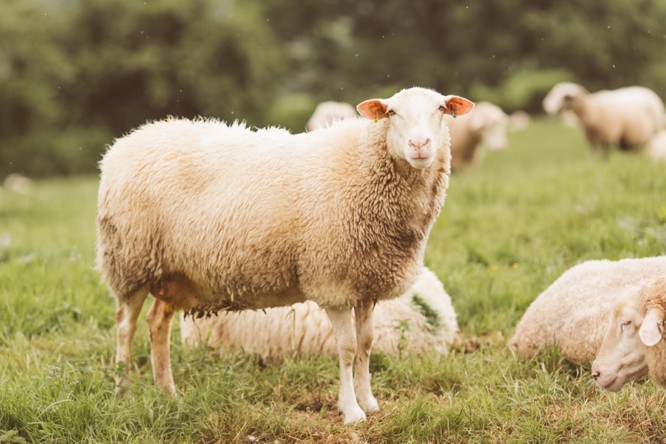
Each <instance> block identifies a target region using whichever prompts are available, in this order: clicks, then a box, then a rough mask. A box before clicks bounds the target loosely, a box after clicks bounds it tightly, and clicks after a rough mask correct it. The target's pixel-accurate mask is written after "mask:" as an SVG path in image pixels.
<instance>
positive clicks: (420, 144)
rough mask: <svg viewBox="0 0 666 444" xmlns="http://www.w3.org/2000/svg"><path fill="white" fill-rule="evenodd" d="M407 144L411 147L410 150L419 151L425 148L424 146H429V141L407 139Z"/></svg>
mask: <svg viewBox="0 0 666 444" xmlns="http://www.w3.org/2000/svg"><path fill="white" fill-rule="evenodd" d="M407 143H409V146H411V147H412V148H415V149H417V150H419V149H421V148H423V147H426V146H428V145H430V139H428V138H426V139H409V141H408V142H407Z"/></svg>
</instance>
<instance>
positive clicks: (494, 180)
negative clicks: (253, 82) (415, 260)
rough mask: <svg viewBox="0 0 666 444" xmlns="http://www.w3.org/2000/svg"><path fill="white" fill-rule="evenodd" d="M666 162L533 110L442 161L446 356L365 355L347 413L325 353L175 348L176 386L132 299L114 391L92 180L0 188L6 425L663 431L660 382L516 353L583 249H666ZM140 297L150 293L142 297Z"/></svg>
mask: <svg viewBox="0 0 666 444" xmlns="http://www.w3.org/2000/svg"><path fill="white" fill-rule="evenodd" d="M665 172H666V167H665V166H664V165H663V164H662V165H658V164H653V163H650V162H649V161H647V160H646V159H645V158H643V157H641V156H638V155H627V154H623V153H617V152H614V153H613V154H612V155H611V156H610V158H609V159H604V158H603V157H602V156H599V155H592V154H591V153H590V152H589V150H588V149H587V147H586V144H585V142H584V140H583V137H582V133H581V131H580V130H579V129H578V128H573V129H572V128H565V127H563V126H562V125H561V124H560V123H559V122H557V121H554V120H537V121H536V122H535V123H534V124H533V125H532V126H531V127H530V128H528V129H527V130H526V131H523V132H515V133H511V134H510V146H509V148H508V150H506V151H503V152H486V153H485V158H484V159H483V161H482V163H481V164H480V165H479V166H477V167H475V168H472V169H470V170H469V171H467V172H465V173H462V174H457V175H454V176H453V177H452V179H451V185H450V188H449V191H448V194H447V199H446V204H445V206H444V208H443V211H442V213H441V214H440V217H439V219H438V221H437V223H436V225H435V227H434V229H433V231H432V234H431V237H430V240H429V244H428V249H427V252H426V258H425V262H426V265H428V266H429V267H430V268H431V269H432V270H433V271H434V272H435V273H436V274H437V275H438V276H439V277H440V279H441V280H442V282H443V283H444V286H445V288H446V289H447V291H448V293H449V294H450V295H451V298H452V300H453V304H454V306H455V308H456V310H457V312H458V317H459V322H460V325H461V340H460V344H459V345H458V347H457V348H456V350H455V351H453V352H452V353H451V354H450V355H448V356H444V357H439V356H424V357H421V358H407V357H403V358H399V359H394V358H390V357H388V356H385V355H381V354H379V353H375V354H374V355H373V359H372V363H371V370H372V374H373V389H374V393H375V395H376V396H377V398H378V400H379V403H380V408H381V412H380V413H379V414H377V415H373V416H371V417H369V420H368V421H367V422H365V423H362V424H359V425H357V426H344V425H342V422H341V419H340V418H339V416H338V413H337V411H336V399H337V378H338V364H337V360H333V359H328V358H317V359H300V360H289V359H287V360H285V361H284V362H283V363H282V364H281V365H275V364H269V365H265V364H264V363H263V362H261V361H260V360H259V359H258V358H256V357H253V356H247V355H244V354H243V353H241V352H233V353H228V354H225V355H223V356H217V355H214V354H212V353H211V352H209V351H208V350H206V349H203V348H202V349H197V350H186V349H184V348H183V347H182V345H181V344H180V338H179V330H178V326H177V323H176V325H175V328H174V331H173V333H172V362H173V371H174V378H175V381H176V385H177V387H178V397H176V398H170V397H168V396H165V395H163V394H162V393H161V392H160V391H159V390H158V389H156V388H155V387H154V385H153V382H152V374H151V368H150V356H149V348H148V333H147V328H146V325H145V313H144V314H142V319H141V320H140V324H139V330H138V332H137V337H136V341H135V346H134V354H133V363H134V369H133V370H134V371H133V374H132V378H133V381H134V385H133V387H132V394H133V396H132V397H131V398H117V397H116V396H115V395H114V393H113V389H114V384H113V378H114V374H115V373H114V372H115V368H114V364H113V354H114V350H115V335H114V332H115V321H114V302H113V299H112V297H111V296H110V294H109V292H108V291H107V289H106V288H105V286H104V285H103V284H101V282H100V277H99V275H98V273H97V272H96V271H95V270H94V268H93V267H94V245H95V211H96V210H95V206H96V191H97V178H96V177H83V178H73V179H52V180H44V181H39V182H37V183H36V184H35V185H34V187H33V189H32V190H31V192H30V193H29V194H28V195H17V194H13V193H11V192H9V191H3V192H2V193H1V194H0V442H10V443H23V442H82V443H85V442H90V443H97V442H141V443H144V442H178V443H181V442H197V443H199V442H201V443H203V442H224V443H226V442H239V443H244V442H271V443H272V442H318V443H340V442H350V443H351V442H354V443H356V442H364V441H367V442H391V443H393V442H396V443H397V442H401V443H402V442H415V443H423V442H439V443H441V442H451V443H458V442H498V443H504V442H539V443H544V442H662V441H664V440H666V420H665V417H664V401H665V400H666V394H665V393H664V392H663V391H661V390H660V389H658V388H657V387H656V386H655V385H654V384H653V383H652V382H649V381H639V382H637V383H633V384H629V385H628V386H627V387H625V388H624V390H622V391H621V392H620V393H618V394H612V393H606V392H603V391H601V390H600V389H599V388H597V387H596V386H595V385H594V383H593V381H592V379H591V377H590V376H589V366H585V367H582V368H577V367H574V366H572V365H571V364H569V363H567V362H566V361H564V360H563V359H562V358H561V357H560V356H559V354H558V351H557V350H550V351H549V352H548V353H546V354H545V355H543V356H541V357H540V358H538V359H533V360H523V359H519V358H517V357H515V356H513V355H512V353H511V352H510V351H509V350H508V349H507V348H506V341H507V340H508V338H509V337H510V335H511V334H512V331H513V328H514V327H515V325H516V323H517V322H518V320H519V319H520V316H521V315H522V313H523V312H524V310H525V309H526V308H527V306H528V305H529V303H530V302H531V301H532V300H533V299H534V298H535V297H536V296H537V295H538V294H539V293H540V292H541V291H542V290H543V289H545V288H546V287H547V286H548V285H549V284H550V283H551V282H552V281H553V280H555V278H557V277H558V276H559V275H560V274H561V273H562V272H563V271H565V270H566V269H568V268H570V267H571V266H573V265H575V264H577V263H579V262H581V261H583V260H587V259H598V258H608V259H620V258H624V257H643V256H653V255H660V254H666V174H665ZM144 312H145V309H144Z"/></svg>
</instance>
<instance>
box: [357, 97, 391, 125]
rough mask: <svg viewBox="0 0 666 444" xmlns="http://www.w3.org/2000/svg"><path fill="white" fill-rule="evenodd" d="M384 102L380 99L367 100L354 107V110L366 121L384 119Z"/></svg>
mask: <svg viewBox="0 0 666 444" xmlns="http://www.w3.org/2000/svg"><path fill="white" fill-rule="evenodd" d="M386 107H387V105H386V102H384V101H383V100H381V99H369V100H365V101H363V102H361V103H359V104H358V105H356V110H357V111H358V113H359V114H360V115H362V116H363V117H365V118H366V119H371V120H374V121H375V122H376V121H378V120H379V119H383V118H384V117H386Z"/></svg>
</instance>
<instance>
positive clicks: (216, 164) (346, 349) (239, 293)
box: [97, 88, 474, 423]
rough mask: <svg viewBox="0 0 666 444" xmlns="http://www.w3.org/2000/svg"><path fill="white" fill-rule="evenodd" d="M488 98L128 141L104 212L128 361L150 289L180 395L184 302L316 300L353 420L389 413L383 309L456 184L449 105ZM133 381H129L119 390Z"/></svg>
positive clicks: (374, 105)
mask: <svg viewBox="0 0 666 444" xmlns="http://www.w3.org/2000/svg"><path fill="white" fill-rule="evenodd" d="M473 106H474V105H473V103H472V102H470V101H469V100H467V99H464V98H462V97H458V96H443V95H441V94H439V93H437V92H435V91H432V90H428V89H423V88H410V89H406V90H403V91H400V92H399V93H397V94H395V95H394V96H392V97H391V98H389V99H370V100H366V101H364V102H362V103H361V104H360V105H358V107H357V108H358V111H359V112H360V114H361V115H362V116H364V117H366V118H367V119H369V120H364V119H349V120H345V121H341V122H338V123H336V124H334V125H333V126H331V127H330V128H325V129H321V130H318V131H313V132H310V133H302V134H297V135H290V134H288V133H287V132H285V131H258V132H254V131H251V130H250V129H247V128H246V127H245V126H244V125H243V124H234V125H231V126H228V125H226V124H224V123H222V122H219V121H214V120H196V121H189V120H170V121H161V122H155V123H151V124H147V125H144V126H143V127H141V128H139V129H138V130H136V131H134V132H132V133H130V134H129V135H127V136H125V137H123V138H121V139H118V140H117V141H116V142H115V143H114V144H113V146H112V147H111V148H110V149H109V151H108V152H107V153H106V155H105V156H104V159H103V160H102V162H101V182H100V188H99V197H98V207H99V208H98V209H99V211H98V218H97V223H98V264H99V267H100V268H101V269H102V271H103V273H104V277H105V279H106V281H107V283H108V285H109V287H110V289H111V290H112V292H113V293H114V294H115V296H116V301H117V312H116V324H117V351H116V362H117V363H118V365H119V366H120V367H124V369H125V370H127V369H129V368H130V363H131V359H130V354H131V344H132V341H133V338H134V332H135V329H136V319H137V317H138V315H139V312H140V310H141V307H142V305H143V302H144V300H145V299H146V297H147V295H148V293H151V294H152V295H153V296H154V297H155V299H154V301H153V304H152V306H151V307H150V310H149V312H148V324H149V329H150V341H151V361H152V366H153V377H154V379H155V382H156V383H157V385H159V386H160V387H162V388H163V389H164V390H165V391H167V392H169V393H173V392H175V386H174V382H173V377H172V374H171V364H170V357H169V337H170V331H171V321H172V319H173V316H174V313H175V312H176V311H177V310H185V311H188V312H190V313H197V314H204V313H211V312H212V313H215V312H218V311H220V310H242V309H258V308H264V307H273V306H285V305H291V304H294V303H297V302H302V301H305V300H313V301H315V302H317V303H318V304H319V305H320V306H322V307H325V309H326V313H327V315H328V317H329V319H330V321H331V325H332V327H333V332H334V334H335V337H336V342H337V348H338V354H339V357H340V389H339V401H338V407H339V409H340V410H341V412H342V414H343V416H344V422H345V423H353V422H357V421H360V420H363V419H365V413H364V411H365V412H368V413H371V412H376V411H377V410H378V405H377V401H376V400H375V398H374V396H373V395H372V392H371V389H370V372H369V357H370V349H371V347H372V333H373V327H372V308H373V305H374V304H375V303H376V302H377V301H379V300H383V299H391V298H395V297H397V296H399V295H400V294H402V293H404V292H405V291H406V290H407V289H408V288H409V287H410V286H411V285H412V284H413V283H414V281H415V280H416V278H417V277H418V275H419V273H420V272H421V269H422V266H423V263H422V262H423V252H424V248H425V244H426V240H427V237H428V234H429V232H430V229H431V227H432V224H433V222H434V220H435V218H436V217H437V215H438V214H439V210H440V208H441V206H442V204H443V203H444V197H445V194H446V188H447V186H448V179H449V171H450V149H449V134H448V129H447V126H446V124H445V123H444V114H454V113H455V114H456V115H463V114H465V113H467V112H469V111H470V110H471V109H472V108H473ZM352 309H353V313H354V315H355V324H354V323H353V321H352ZM355 357H356V371H355V372H352V365H353V363H354V358H355ZM128 387H129V378H128V376H127V374H123V375H122V376H121V377H119V378H118V380H117V388H118V390H119V391H121V392H122V391H124V390H126V389H127V388H128ZM357 400H358V401H357Z"/></svg>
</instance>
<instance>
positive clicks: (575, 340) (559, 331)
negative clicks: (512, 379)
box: [509, 256, 666, 363]
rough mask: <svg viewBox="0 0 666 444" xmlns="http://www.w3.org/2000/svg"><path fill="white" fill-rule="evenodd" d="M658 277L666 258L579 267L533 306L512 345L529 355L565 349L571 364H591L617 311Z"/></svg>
mask: <svg viewBox="0 0 666 444" xmlns="http://www.w3.org/2000/svg"><path fill="white" fill-rule="evenodd" d="M658 275H666V256H658V257H648V258H641V259H623V260H620V261H608V260H600V261H587V262H584V263H582V264H579V265H576V266H575V267H572V268H571V269H569V270H567V271H566V272H565V273H564V274H562V276H560V277H559V278H558V279H557V280H556V281H555V282H553V284H552V285H551V286H550V287H548V288H547V289H546V290H545V291H544V292H543V293H541V294H540V295H539V297H537V298H536V299H535V300H534V301H533V302H532V304H531V305H530V306H529V307H528V309H527V310H526V311H525V314H524V315H523V317H522V319H521V320H520V322H519V323H518V326H517V327H516V331H515V333H514V335H513V337H512V338H511V340H510V341H509V346H510V347H511V348H512V349H514V350H515V351H516V352H517V353H518V354H519V355H521V356H526V357H532V356H535V355H536V354H538V353H539V352H541V351H542V350H544V349H545V348H547V347H550V346H559V347H560V350H561V353H562V355H563V356H564V357H565V358H567V359H568V360H570V361H572V362H575V363H584V362H589V361H591V360H592V359H594V357H595V355H596V353H597V351H598V350H599V346H600V345H601V341H602V339H603V337H604V335H605V333H606V329H607V326H608V319H609V317H610V316H611V314H612V312H613V309H614V307H615V306H616V305H617V304H618V302H619V301H623V300H626V299H627V298H631V297H632V296H633V295H634V294H635V293H636V290H635V288H636V284H637V283H638V282H640V281H642V280H643V279H646V278H649V277H651V276H658Z"/></svg>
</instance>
